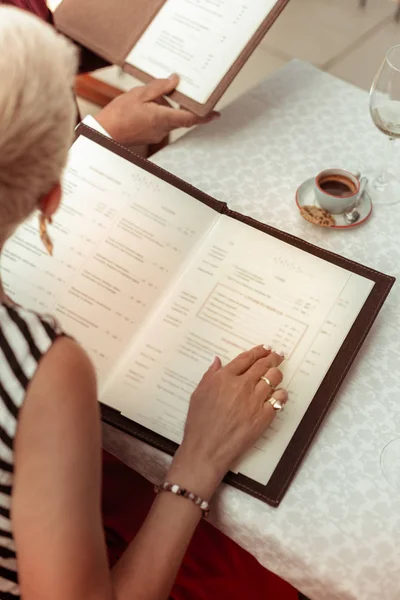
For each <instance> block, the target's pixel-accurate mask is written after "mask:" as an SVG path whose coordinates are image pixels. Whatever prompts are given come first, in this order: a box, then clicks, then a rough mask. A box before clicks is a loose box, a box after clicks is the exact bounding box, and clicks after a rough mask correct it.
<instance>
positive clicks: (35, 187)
mask: <svg viewBox="0 0 400 600" xmlns="http://www.w3.org/2000/svg"><path fill="white" fill-rule="evenodd" d="M76 68H77V53H76V50H75V48H74V46H73V45H72V44H71V43H70V42H68V41H67V40H66V39H65V38H63V37H62V36H61V35H59V34H57V33H56V32H55V31H54V30H53V28H52V27H51V26H50V25H47V24H46V23H44V22H42V21H41V20H40V19H38V18H37V17H35V16H33V15H30V14H29V13H27V12H25V11H23V10H20V9H17V8H12V7H6V6H0V235H1V232H2V231H6V230H7V229H9V228H10V227H13V226H14V225H17V224H18V223H20V222H21V221H23V220H24V219H26V218H27V217H28V216H29V215H30V214H31V213H32V212H33V211H34V210H35V209H36V208H37V207H38V201H39V200H40V198H41V197H42V196H43V195H44V194H46V193H47V192H49V191H50V190H51V189H52V187H53V186H54V185H55V184H56V183H57V182H58V181H59V179H60V176H61V173H62V169H63V167H64V165H65V162H66V159H67V153H68V148H69V146H70V144H71V141H72V135H73V129H74V124H75V123H74V120H75V118H76V105H75V101H74V98H73V79H74V75H75V73H76ZM0 244H1V239H0Z"/></svg>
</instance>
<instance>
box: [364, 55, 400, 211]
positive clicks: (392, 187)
mask: <svg viewBox="0 0 400 600" xmlns="http://www.w3.org/2000/svg"><path fill="white" fill-rule="evenodd" d="M369 105H370V112H371V117H372V120H373V122H374V123H375V125H376V127H377V128H378V129H379V130H380V131H381V132H382V133H384V134H385V135H387V136H388V138H389V142H388V144H387V156H386V160H385V170H384V171H383V172H382V173H380V174H379V175H378V176H377V177H376V178H375V179H374V181H373V182H372V188H373V190H372V191H373V201H374V204H397V203H398V202H400V182H399V180H398V178H397V177H396V174H395V173H394V172H393V171H390V165H391V162H392V160H393V149H394V145H395V140H396V138H399V137H400V45H398V46H393V47H392V48H389V50H388V51H387V52H386V56H385V59H384V61H383V63H382V65H381V66H380V68H379V70H378V72H377V74H376V75H375V79H374V81H373V83H372V87H371V92H370V102H369Z"/></svg>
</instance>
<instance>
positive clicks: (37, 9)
mask: <svg viewBox="0 0 400 600" xmlns="http://www.w3.org/2000/svg"><path fill="white" fill-rule="evenodd" d="M82 1H83V2H84V0H82ZM0 4H9V5H12V6H16V7H18V8H23V9H25V10H28V11H29V12H31V13H33V14H35V15H37V16H38V17H40V18H41V19H43V20H44V21H47V22H48V23H52V24H53V15H52V14H51V12H50V11H49V9H48V8H47V4H46V1H45V0H0ZM76 45H77V46H78V48H79V49H80V61H79V73H89V72H90V71H95V70H96V69H102V68H103V67H107V66H109V63H108V62H107V61H105V60H104V59H102V58H101V57H100V56H98V55H97V54H95V53H94V52H92V51H91V50H89V49H88V48H84V47H83V46H81V45H80V44H76Z"/></svg>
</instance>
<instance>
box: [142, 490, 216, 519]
mask: <svg viewBox="0 0 400 600" xmlns="http://www.w3.org/2000/svg"><path fill="white" fill-rule="evenodd" d="M154 491H155V493H156V494H158V493H159V492H172V494H175V495H176V496H183V498H187V499H188V500H191V501H192V502H193V503H194V504H195V505H196V506H198V507H199V508H200V510H201V512H202V513H203V517H204V518H205V519H207V517H208V515H209V514H210V506H209V504H208V502H206V501H205V500H203V498H200V496H197V495H196V494H193V492H189V490H185V489H184V488H181V487H180V486H179V485H177V484H176V483H168V481H164V483H162V484H161V485H156V486H154Z"/></svg>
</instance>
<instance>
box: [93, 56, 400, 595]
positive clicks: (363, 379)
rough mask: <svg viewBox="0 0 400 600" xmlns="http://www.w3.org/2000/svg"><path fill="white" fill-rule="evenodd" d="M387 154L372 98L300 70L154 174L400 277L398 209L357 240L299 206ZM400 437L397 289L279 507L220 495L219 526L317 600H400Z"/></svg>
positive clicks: (126, 456) (234, 110)
mask: <svg viewBox="0 0 400 600" xmlns="http://www.w3.org/2000/svg"><path fill="white" fill-rule="evenodd" d="M385 142H386V143H388V142H387V140H386V139H385V138H384V136H382V135H381V134H380V133H379V132H377V131H376V130H375V128H374V126H373V125H372V122H371V120H370V116H369V112H368V96H367V94H366V93H365V92H364V91H361V90H359V89H358V88H355V87H353V86H352V85H349V84H347V83H344V82H343V81H340V80H337V79H335V78H333V77H332V76H330V75H327V74H325V73H322V72H320V71H318V70H317V69H315V68H314V67H311V66H310V65H307V64H304V63H301V62H299V61H293V62H291V63H290V64H288V65H287V66H286V67H285V68H283V69H282V70H281V71H279V72H277V73H275V74H274V75H273V76H272V77H270V78H269V79H268V80H266V81H265V82H263V83H262V84H261V85H260V86H258V87H257V88H255V89H254V90H252V91H251V92H250V93H248V94H247V95H245V96H244V97H242V98H241V99H240V100H238V101H237V102H235V103H234V104H232V105H231V106H230V107H228V108H227V109H226V110H225V111H224V113H223V115H222V118H221V119H220V120H219V121H218V122H215V123H213V124H211V125H210V126H207V127H203V128H199V129H197V130H195V131H193V132H191V133H190V134H188V135H187V136H185V137H184V138H183V139H181V140H180V141H178V142H177V143H175V144H173V145H172V146H170V147H168V148H166V149H164V150H163V151H161V152H160V153H159V154H158V155H156V156H155V158H154V162H156V163H157V164H159V165H161V166H162V167H164V168H166V169H168V170H169V171H171V172H173V173H175V174H176V175H178V176H179V177H182V178H183V179H185V180H186V181H189V182H190V183H192V184H193V185H195V186H197V187H199V188H200V189H202V190H203V191H205V192H208V193H209V194H211V195H212V196H215V197H216V198H218V199H219V200H223V201H226V202H227V203H228V204H229V205H230V206H231V207H232V208H234V209H235V210H237V211H240V212H243V213H246V214H248V215H251V216H252V217H254V218H256V219H258V220H260V221H264V222H266V223H269V224H270V225H273V226H275V227H278V228H281V229H284V230H286V231H288V232H290V233H293V234H295V235H297V236H299V237H302V238H306V239H307V240H309V241H310V242H312V243H315V244H317V245H319V246H322V247H324V248H327V249H329V250H333V251H334V252H337V253H339V254H342V255H344V256H347V257H351V258H353V259H355V260H356V261H359V262H362V263H366V264H368V265H369V266H371V267H374V268H376V269H379V270H382V271H385V272H387V273H389V274H392V275H395V276H397V277H400V204H399V205H397V206H394V207H389V206H379V207H376V208H375V210H374V213H373V215H372V217H371V219H370V220H369V221H368V222H367V223H366V224H364V225H362V226H361V227H359V228H356V229H353V230H348V231H340V230H338V231H332V230H326V229H322V228H321V229H320V228H317V227H314V226H312V225H310V224H308V223H307V222H305V221H303V220H302V219H301V218H300V216H299V213H298V211H297V209H296V206H295V203H294V194H295V190H296V188H297V186H298V185H299V184H300V183H301V182H302V181H304V180H305V179H306V178H308V177H311V176H312V175H314V174H315V173H317V172H318V171H319V170H322V169H323V168H328V167H331V166H342V167H344V168H350V169H357V168H360V167H361V168H364V169H365V170H367V171H368V169H369V166H370V165H372V164H374V162H376V161H379V160H380V159H381V156H382V155H383V151H384V148H385ZM395 164H396V166H397V165H398V164H399V157H398V156H396V157H395ZM397 437H400V290H399V287H398V285H397V284H396V286H395V288H394V290H393V291H392V293H391V295H390V297H389V299H388V301H387V303H386V305H385V306H384V308H383V310H382V312H381V314H380V316H379V317H378V320H377V322H376V324H375V326H374V328H373V330H372V332H371V334H370V335H369V337H368V339H367V342H366V343H365V345H364V347H363V349H362V351H361V352H360V355H359V357H358V359H357V361H356V363H355V365H354V366H353V368H352V370H351V372H350V374H349V376H348V377H347V380H346V382H345V384H344V385H343V387H342V388H341V391H340V394H339V396H338V398H337V400H336V402H335V404H334V406H333V408H332V410H331V411H330V413H329V415H328V417H327V418H326V420H325V422H324V424H323V426H322V428H321V430H320V433H319V434H318V436H317V438H316V439H315V442H314V444H313V446H312V448H311V450H310V452H309V453H308V456H307V457H306V459H305V461H304V462H303V465H302V467H301V469H300V471H299V473H298V475H297V477H296V479H295V480H294V482H293V484H292V485H291V487H290V489H289V491H288V493H287V495H286V496H285V498H284V500H283V502H282V504H281V506H280V507H279V508H278V509H274V508H270V507H268V506H267V505H265V504H263V503H262V502H260V501H258V500H255V499H254V498H251V497H250V496H248V495H246V494H244V493H242V492H240V491H237V490H235V489H233V488H231V487H229V486H225V485H224V486H222V488H221V490H220V491H219V492H218V493H217V495H216V498H215V501H214V510H213V512H212V517H211V518H212V522H213V523H214V524H215V525H216V526H217V527H218V528H220V529H221V530H222V531H224V532H225V533H226V534H227V535H229V536H230V537H231V538H233V539H234V540H236V541H237V542H238V543H239V544H240V545H241V546H243V547H244V548H246V549H247V550H248V551H249V552H250V553H251V554H253V555H254V556H255V557H256V558H257V559H258V560H259V561H260V562H261V563H262V564H263V565H265V566H266V567H268V568H269V569H270V570H272V571H274V572H275V573H277V574H278V575H280V576H282V577H283V578H284V579H286V580H288V581H289V582H291V583H292V584H293V585H294V586H295V587H297V588H298V589H299V590H301V591H302V592H303V593H304V594H306V595H307V596H309V597H310V599H312V600H355V599H357V600H378V599H379V600H397V599H399V598H400V552H399V545H400V490H396V489H395V488H394V487H392V486H391V484H390V483H389V482H388V480H387V479H386V478H385V476H384V474H383V471H382V467H381V460H382V452H383V450H384V448H385V446H386V445H387V444H388V443H389V442H390V441H392V440H394V439H396V438H397ZM104 444H105V447H106V448H107V449H108V450H110V451H111V452H113V453H114V454H116V455H117V456H119V457H120V458H121V459H122V460H124V461H125V462H126V463H128V464H129V465H131V466H132V467H133V468H135V469H137V470H138V471H139V472H141V473H142V474H143V475H145V476H146V477H147V478H148V479H150V480H153V481H155V480H158V479H160V478H162V476H163V474H164V471H165V468H166V466H167V464H168V462H169V460H170V459H169V458H168V457H166V456H165V455H163V454H162V453H160V452H158V451H156V450H154V449H152V448H150V447H148V446H146V445H145V444H143V443H141V442H138V441H137V440H134V439H131V438H129V437H128V436H126V435H123V434H121V433H119V432H117V431H114V430H113V429H112V428H110V427H108V426H104ZM393 468H394V469H398V470H400V457H398V459H397V465H396V464H394V463H393Z"/></svg>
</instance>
